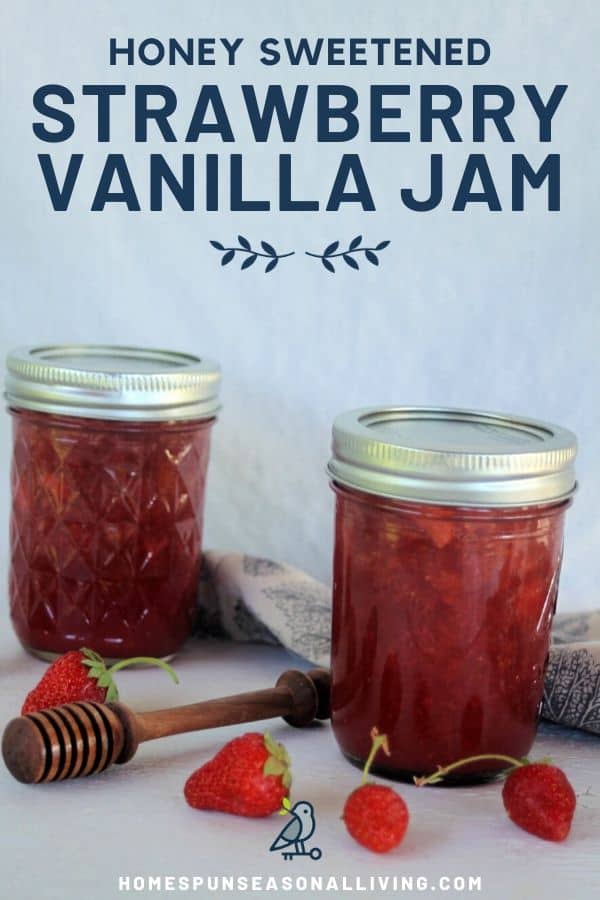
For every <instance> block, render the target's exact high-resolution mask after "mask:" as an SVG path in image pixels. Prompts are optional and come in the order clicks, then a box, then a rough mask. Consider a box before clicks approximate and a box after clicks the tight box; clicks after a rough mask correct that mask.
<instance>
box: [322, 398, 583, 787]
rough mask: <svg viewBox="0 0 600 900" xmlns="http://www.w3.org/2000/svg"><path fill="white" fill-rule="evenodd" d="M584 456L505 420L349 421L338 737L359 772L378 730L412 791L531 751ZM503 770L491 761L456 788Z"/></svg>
mask: <svg viewBox="0 0 600 900" xmlns="http://www.w3.org/2000/svg"><path fill="white" fill-rule="evenodd" d="M575 454H576V440H575V437H574V435H573V434H571V432H569V431H567V430H565V429H564V428H559V427H558V426H556V425H552V424H548V423H545V422H539V421H536V420H533V419H526V418H521V417H515V416H508V415H501V414H496V413H487V412H476V411H473V410H456V409H430V408H412V407H397V408H372V409H361V410H355V411H353V412H348V413H345V414H343V415H341V416H339V417H338V418H337V419H336V420H335V422H334V426H333V454H332V459H331V461H330V463H329V474H330V477H331V482H332V485H333V489H334V492H335V497H336V513H335V551H334V573H333V621H332V659H331V666H332V725H333V730H334V733H335V736H336V739H337V741H338V743H339V745H340V747H341V749H342V751H343V752H344V753H345V754H346V755H347V756H348V757H349V758H350V759H351V760H352V761H354V762H356V763H359V764H362V763H363V762H364V760H365V759H366V757H367V754H368V752H369V749H370V745H371V738H370V732H371V729H372V728H373V726H376V727H377V728H378V729H379V731H380V732H381V733H385V734H387V735H388V739H389V745H390V749H391V755H390V756H389V757H387V756H383V755H382V754H380V755H379V756H378V757H377V766H378V769H379V771H380V772H381V773H383V774H386V775H388V776H391V777H396V778H400V779H411V778H412V776H413V775H423V774H429V773H431V772H433V771H435V770H436V769H437V767H438V766H445V765H448V764H450V763H452V762H454V761H457V760H459V759H464V758H466V757H471V756H478V755H480V754H506V755H509V756H513V757H523V756H524V755H525V754H527V753H528V751H529V749H530V747H531V745H532V742H533V740H534V737H535V733H536V727H537V720H538V713H539V708H540V704H541V699H542V692H543V686H544V671H545V668H546V664H547V660H548V649H549V641H550V627H551V623H552V617H553V614H554V611H555V607H556V597H557V591H558V578H559V572H560V565H561V559H562V549H563V523H564V517H565V511H566V509H567V507H568V506H569V504H570V503H571V496H572V494H573V492H574V489H575V475H574V458H575ZM503 767H506V764H505V763H504V764H503V763H501V762H490V761H480V762H479V763H473V764H470V765H468V766H466V767H465V768H464V769H457V770H456V771H455V774H454V779H453V780H456V781H469V780H480V779H482V778H487V777H490V776H492V775H493V774H495V773H496V772H497V771H498V770H499V769H501V768H503ZM448 780H450V779H448Z"/></svg>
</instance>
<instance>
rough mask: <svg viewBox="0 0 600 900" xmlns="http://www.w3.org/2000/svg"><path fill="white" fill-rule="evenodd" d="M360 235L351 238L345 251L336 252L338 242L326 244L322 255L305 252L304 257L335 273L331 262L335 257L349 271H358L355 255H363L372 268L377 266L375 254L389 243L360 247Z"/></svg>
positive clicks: (381, 242)
mask: <svg viewBox="0 0 600 900" xmlns="http://www.w3.org/2000/svg"><path fill="white" fill-rule="evenodd" d="M362 239H363V237H362V234H358V235H357V236H356V237H355V238H352V240H351V241H350V243H349V244H348V249H347V250H340V251H339V253H338V252H337V250H338V248H339V246H340V242H339V241H333V243H331V244H328V245H327V247H325V249H324V250H323V252H322V253H310V252H309V251H308V250H305V251H304V252H305V255H306V256H312V257H314V258H315V259H320V260H321V262H322V264H323V266H324V267H325V268H326V269H327V271H328V272H335V270H336V269H335V266H334V264H333V263H332V262H331V260H332V259H334V258H336V257H340V256H341V257H342V259H343V260H344V262H345V263H346V265H347V266H348V267H349V268H350V269H354V270H356V269H360V265H359V264H358V260H357V259H356V254H358V253H364V255H365V259H366V260H367V261H368V262H370V263H371V264H372V265H374V266H378V265H379V257H378V256H377V253H378V252H380V251H381V250H385V248H386V247H389V245H390V244H391V241H380V242H379V243H378V244H376V245H375V247H361V246H360V245H361V243H362Z"/></svg>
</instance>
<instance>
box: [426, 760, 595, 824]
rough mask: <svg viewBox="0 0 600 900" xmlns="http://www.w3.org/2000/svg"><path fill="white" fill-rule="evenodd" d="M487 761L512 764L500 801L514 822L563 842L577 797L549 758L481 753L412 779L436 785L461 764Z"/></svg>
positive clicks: (563, 775)
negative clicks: (530, 759) (527, 757)
mask: <svg viewBox="0 0 600 900" xmlns="http://www.w3.org/2000/svg"><path fill="white" fill-rule="evenodd" d="M488 760H493V761H495V762H505V763H507V764H508V765H509V766H511V768H510V770H509V772H508V774H507V776H506V780H505V782H504V785H503V787H502V800H503V803H504V808H505V810H506V812H507V814H508V816H509V818H510V819H512V821H513V822H514V823H515V825H518V826H519V827H520V828H523V829H524V830H525V831H528V832H530V834H535V835H536V836H537V837H540V838H543V839H544V840H546V841H564V839H565V838H566V837H567V835H568V833H569V830H570V828H571V822H572V821H573V815H574V813H575V806H576V803H577V799H576V797H575V791H574V790H573V788H572V786H571V784H570V782H569V780H568V778H567V776H566V775H565V773H564V772H563V771H562V769H559V768H558V767H557V766H553V765H552V763H551V761H550V760H549V759H541V760H538V761H537V762H529V760H528V759H515V758H514V757H512V756H505V755H504V754H502V753H482V754H480V755H479V756H470V757H467V758H466V759H461V760H458V761H457V762H454V763H451V764H450V765H449V766H443V767H442V766H440V767H439V768H438V769H437V771H436V772H433V774H431V775H426V776H423V777H421V778H415V779H414V782H415V784H416V785H417V786H418V787H423V786H424V785H427V784H438V783H439V782H440V781H442V780H443V779H444V777H445V776H446V775H448V774H449V773H450V772H453V771H454V770H455V769H458V768H459V767H461V766H466V765H468V764H470V763H475V762H485V761H488Z"/></svg>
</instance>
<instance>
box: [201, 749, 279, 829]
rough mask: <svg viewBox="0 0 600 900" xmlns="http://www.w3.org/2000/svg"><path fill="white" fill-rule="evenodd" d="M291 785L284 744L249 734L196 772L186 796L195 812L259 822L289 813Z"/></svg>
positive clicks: (223, 750)
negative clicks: (202, 810) (277, 813)
mask: <svg viewBox="0 0 600 900" xmlns="http://www.w3.org/2000/svg"><path fill="white" fill-rule="evenodd" d="M291 783H292V775H291V771H290V758H289V756H288V753H287V751H286V749H285V747H284V746H283V744H279V743H277V741H274V740H273V738H272V737H271V735H270V734H268V733H265V734H259V733H257V732H248V733H247V734H243V735H242V736H241V737H237V738H234V739H233V740H232V741H229V743H228V744H225V746H224V747H222V748H221V749H220V750H219V752H218V753H217V755H216V756H214V757H213V759H211V760H209V761H208V762H207V763H205V764H204V765H203V766H201V767H200V768H199V769H197V770H196V771H195V772H193V773H192V774H191V775H190V777H189V778H188V780H187V781H186V783H185V787H184V789H183V793H184V796H185V799H186V800H187V802H188V803H189V805H190V806H193V807H194V808H195V809H213V810H219V811H220V812H226V813H231V814H233V815H236V816H249V817H252V818H257V817H263V816H270V815H271V814H272V813H275V812H277V811H278V810H282V809H284V810H285V809H286V806H285V804H286V800H288V798H289V792H290V785H291Z"/></svg>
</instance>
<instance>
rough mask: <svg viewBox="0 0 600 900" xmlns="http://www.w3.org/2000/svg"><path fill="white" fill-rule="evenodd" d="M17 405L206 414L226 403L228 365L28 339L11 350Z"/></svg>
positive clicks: (86, 411)
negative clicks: (222, 393) (223, 387)
mask: <svg viewBox="0 0 600 900" xmlns="http://www.w3.org/2000/svg"><path fill="white" fill-rule="evenodd" d="M6 368H7V372H6V379H5V396H6V400H7V402H8V405H9V406H10V407H12V408H14V409H32V410H37V411H38V412H46V413H55V414H57V415H67V416H85V417H87V418H95V419H127V420H136V421H165V420H173V419H204V418H210V417H212V416H214V415H215V414H216V413H217V411H218V409H219V403H218V395H219V387H220V382H221V372H220V368H219V366H218V364H217V363H216V362H213V361H212V360H210V359H205V358H200V357H197V356H192V355H190V354H185V353H173V352H171V351H168V350H151V349H144V348H140V347H109V346H94V345H76V346H67V345H65V346H48V347H22V348H19V349H18V350H14V351H13V352H12V353H10V354H9V355H8V358H7V361H6Z"/></svg>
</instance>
